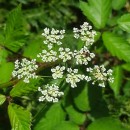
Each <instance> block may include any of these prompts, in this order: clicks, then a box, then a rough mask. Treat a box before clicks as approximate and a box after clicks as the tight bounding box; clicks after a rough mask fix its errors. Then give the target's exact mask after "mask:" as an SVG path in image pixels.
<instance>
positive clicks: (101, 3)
mask: <svg viewBox="0 0 130 130" xmlns="http://www.w3.org/2000/svg"><path fill="white" fill-rule="evenodd" d="M80 9H81V10H82V11H83V13H84V15H85V16H87V18H88V19H89V20H90V21H91V22H92V23H93V24H94V26H95V27H96V28H98V29H101V28H104V27H105V25H106V23H107V20H108V17H109V15H110V12H111V0H88V3H86V2H83V1H80Z"/></svg>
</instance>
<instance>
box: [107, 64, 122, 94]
mask: <svg viewBox="0 0 130 130" xmlns="http://www.w3.org/2000/svg"><path fill="white" fill-rule="evenodd" d="M113 78H114V82H113V83H111V82H110V83H109V84H110V87H111V89H112V90H113V91H114V94H115V96H118V95H119V94H120V88H121V86H122V81H123V71H122V68H121V66H116V67H114V69H113Z"/></svg>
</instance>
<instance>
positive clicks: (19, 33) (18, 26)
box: [3, 6, 25, 52]
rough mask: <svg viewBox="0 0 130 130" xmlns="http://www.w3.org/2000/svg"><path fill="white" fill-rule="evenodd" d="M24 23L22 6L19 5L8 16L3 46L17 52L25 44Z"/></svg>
mask: <svg viewBox="0 0 130 130" xmlns="http://www.w3.org/2000/svg"><path fill="white" fill-rule="evenodd" d="M23 25H24V22H23V16H22V11H21V6H18V7H17V8H16V9H14V10H12V11H11V12H10V13H9V15H8V17H7V23H6V27H5V31H4V35H5V41H4V43H3V46H5V47H7V48H8V49H10V50H11V51H13V52H17V51H18V50H19V49H20V48H21V47H22V46H23V45H24V44H25V41H24V37H25V31H24V30H25V28H24V27H23Z"/></svg>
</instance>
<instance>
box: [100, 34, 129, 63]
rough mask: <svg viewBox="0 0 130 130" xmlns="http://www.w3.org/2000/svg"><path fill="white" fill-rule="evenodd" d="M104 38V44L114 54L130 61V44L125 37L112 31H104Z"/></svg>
mask: <svg viewBox="0 0 130 130" xmlns="http://www.w3.org/2000/svg"><path fill="white" fill-rule="evenodd" d="M102 38H103V42H104V45H105V46H106V48H107V49H108V50H109V51H110V52H111V54H112V55H113V56H117V57H118V58H119V59H122V60H124V61H126V62H130V45H129V44H128V43H127V41H126V40H125V39H124V38H122V37H120V36H118V35H116V34H113V33H110V32H104V33H103V37H102Z"/></svg>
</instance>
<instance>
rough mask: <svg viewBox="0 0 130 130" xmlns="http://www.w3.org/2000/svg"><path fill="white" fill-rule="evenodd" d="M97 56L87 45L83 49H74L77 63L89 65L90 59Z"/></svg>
mask: <svg viewBox="0 0 130 130" xmlns="http://www.w3.org/2000/svg"><path fill="white" fill-rule="evenodd" d="M94 57H95V54H94V53H90V51H89V50H88V48H87V47H84V48H81V50H79V51H77V50H75V51H74V58H75V60H76V64H77V65H82V64H84V65H87V64H88V62H89V61H91V60H92V58H94Z"/></svg>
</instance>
